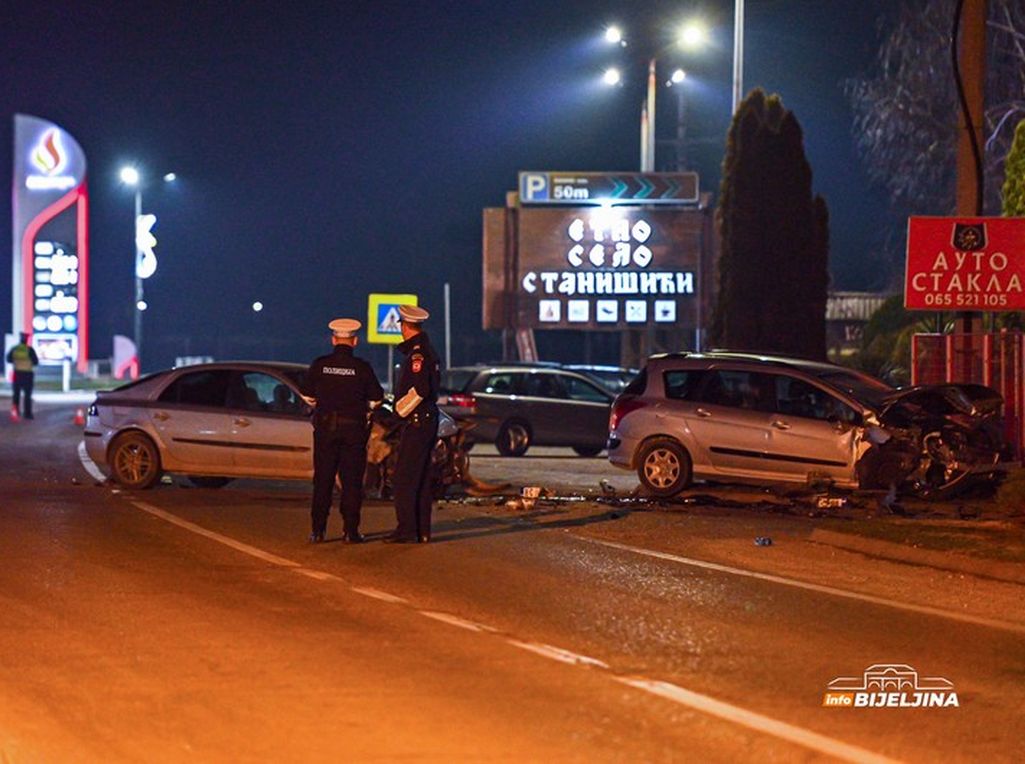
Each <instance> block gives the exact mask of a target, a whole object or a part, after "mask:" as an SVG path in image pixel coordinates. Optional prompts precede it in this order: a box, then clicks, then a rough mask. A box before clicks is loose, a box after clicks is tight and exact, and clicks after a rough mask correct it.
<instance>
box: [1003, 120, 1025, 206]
mask: <svg viewBox="0 0 1025 764" xmlns="http://www.w3.org/2000/svg"><path fill="white" fill-rule="evenodd" d="M1003 191H1004V217H1009V218H1020V217H1025V119H1023V120H1022V121H1021V122H1019V123H1018V127H1017V128H1015V131H1014V141H1013V142H1012V143H1011V151H1010V153H1008V155H1007V161H1006V162H1005V163H1004V189H1003Z"/></svg>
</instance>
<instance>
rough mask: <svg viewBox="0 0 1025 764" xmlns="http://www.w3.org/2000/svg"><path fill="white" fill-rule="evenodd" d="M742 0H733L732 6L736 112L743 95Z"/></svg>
mask: <svg viewBox="0 0 1025 764" xmlns="http://www.w3.org/2000/svg"><path fill="white" fill-rule="evenodd" d="M743 91H744V0H735V4H734V6H733V111H732V112H731V115H732V114H736V113H737V107H738V106H740V99H741V98H743V97H744V92H743Z"/></svg>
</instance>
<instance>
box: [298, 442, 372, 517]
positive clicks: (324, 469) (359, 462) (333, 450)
mask: <svg viewBox="0 0 1025 764" xmlns="http://www.w3.org/2000/svg"><path fill="white" fill-rule="evenodd" d="M366 466H367V428H366V426H365V425H363V424H361V423H358V422H352V423H343V424H338V425H336V426H333V427H331V426H327V425H325V424H318V425H317V426H316V428H315V429H314V430H313V505H312V510H311V512H310V515H311V517H312V520H313V532H314V533H324V531H325V530H326V529H327V516H328V513H329V512H330V511H331V492H332V490H333V489H334V485H335V475H337V476H338V477H339V478H341V481H342V500H341V507H340V509H341V512H342V522H343V527H344V531H345V533H355V532H356V531H358V530H359V515H360V507H361V506H362V504H363V472H364V470H365V469H366Z"/></svg>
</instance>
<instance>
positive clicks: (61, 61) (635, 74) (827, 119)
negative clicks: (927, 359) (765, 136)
mask: <svg viewBox="0 0 1025 764" xmlns="http://www.w3.org/2000/svg"><path fill="white" fill-rule="evenodd" d="M890 5H891V3H890V2H888V1H887V0H748V1H747V19H746V26H745V34H746V48H745V57H746V61H745V74H744V86H745V91H746V90H750V89H751V88H753V87H756V86H761V87H763V88H765V89H767V90H769V91H772V92H778V93H780V94H781V95H782V97H783V100H784V103H785V104H786V106H787V107H788V108H790V109H791V110H793V111H794V112H795V113H796V115H797V117H798V119H799V121H800V123H801V125H802V126H803V128H804V132H805V141H806V149H807V153H808V157H809V160H810V162H811V165H812V169H813V172H814V186H815V189H816V191H817V192H819V193H821V194H823V195H824V196H825V197H826V200H827V202H828V203H829V206H830V212H831V217H832V226H831V235H832V242H833V245H832V263H831V271H832V274H833V286H834V288H840V289H878V288H883V287H886V286H888V285H889V284H890V283H891V278H892V274H891V273H889V272H886V271H883V270H881V269H880V266H879V264H878V263H879V248H880V247H881V246H882V243H883V241H884V238H885V231H886V227H887V225H890V224H892V222H893V221H891V220H890V216H889V213H888V212H887V206H886V203H885V200H883V199H882V198H881V196H880V193H879V191H878V190H874V189H872V188H870V187H869V186H868V184H867V181H866V179H865V174H864V172H863V170H862V168H861V165H860V162H859V160H858V158H857V156H856V154H855V152H854V148H853V142H852V139H851V134H850V121H851V116H850V110H849V107H848V105H847V101H846V98H845V96H844V94H843V81H844V80H845V79H846V78H848V77H852V76H856V75H858V74H863V73H865V72H868V71H870V70H871V66H872V62H873V56H874V51H875V49H876V46H877V40H878V37H877V31H876V27H877V18H878V16H879V15H880V13H881V12H882V10H883V9H885V8H887V7H889V6H890ZM694 12H697V13H699V14H701V15H702V16H703V17H704V18H705V19H706V21H707V23H708V25H709V26H710V28H711V33H712V35H713V39H712V45H710V46H709V47H708V48H707V49H705V50H704V51H703V52H701V53H687V54H684V53H679V54H676V53H667V54H666V55H665V61H666V66H665V68H664V69H665V72H666V74H667V75H668V71H669V70H670V69H671V68H672V67H674V66H677V65H679V66H683V67H684V68H686V69H687V70H688V72H689V79H688V80H687V82H686V87H687V90H686V98H687V111H688V125H689V126H688V130H689V135H690V137H692V138H693V139H694V140H695V142H694V143H693V144H692V145H691V146H690V148H689V154H690V160H691V164H692V166H693V168H694V169H696V170H697V171H698V172H699V173H700V175H701V183H702V187H703V188H704V189H705V190H712V191H716V192H717V191H718V182H719V177H718V174H719V166H720V163H721V161H722V155H723V146H724V136H725V132H726V129H727V127H728V121H729V116H730V114H729V112H730V77H731V66H732V60H731V55H732V54H731V48H732V16H733V0H717V1H716V2H713V1H712V0H709V1H708V2H705V3H686V2H639V1H636V0H634V1H627V0H621V1H620V2H605V1H604V0H561V2H552V1H551V0H516V1H514V2H508V1H506V2H498V1H490V0H489V1H486V2H471V1H470V0H458V1H453V2H441V1H434V2H415V1H414V0H409V1H408V2H390V1H387V2H382V1H377V2H352V1H349V2H345V1H340V2H335V3H324V4H320V3H296V4H285V3H280V2H275V3H261V2H237V3H227V2H220V3H192V2H189V3H184V2H183V3H170V2H157V1H155V0H151V1H150V2H145V3H118V4H115V3H105V2H101V1H98V2H92V3H79V2H75V3H61V2H47V3H38V2H27V1H26V0H16V1H15V2H11V3H6V4H5V8H4V11H3V14H2V16H0V55H2V56H3V84H2V86H0V107H2V108H0V173H2V175H0V177H2V178H4V182H5V183H7V184H9V183H10V182H11V178H10V173H11V150H12V141H13V135H12V117H13V115H14V114H15V113H16V112H21V113H26V114H33V115H36V116H40V117H43V118H46V119H50V120H52V121H54V122H56V123H57V124H59V125H60V126H62V127H63V128H65V129H66V130H68V131H69V132H71V133H72V134H73V135H74V136H75V137H76V138H77V140H78V141H79V143H81V145H82V146H83V148H84V149H85V151H86V154H87V157H88V161H89V190H90V195H91V211H92V214H91V226H92V230H91V238H92V247H91V291H92V296H91V311H92V317H91V325H92V329H91V345H92V349H91V354H90V355H91V356H93V357H102V356H106V355H108V354H109V353H110V342H111V336H112V335H113V334H115V333H122V334H127V335H131V333H132V310H133V262H134V244H133V240H132V236H133V233H132V230H133V229H132V214H133V213H132V194H131V192H130V191H129V190H127V189H125V188H123V187H122V186H120V184H119V182H118V170H119V168H120V167H121V166H122V165H123V164H125V163H134V164H136V165H137V166H138V167H139V169H140V170H141V172H142V173H143V174H144V176H146V178H147V179H148V181H149V185H148V186H147V187H146V188H145V190H144V192H143V202H144V204H143V206H144V211H145V212H152V213H155V214H156V215H157V217H158V223H157V226H156V229H155V233H156V236H157V239H158V241H159V243H158V245H157V248H156V252H157V256H158V258H159V263H160V265H159V269H158V271H157V273H156V275H155V276H154V277H153V278H151V279H149V280H148V281H147V282H146V297H147V301H148V302H149V305H150V309H149V310H148V311H147V312H146V314H145V335H144V336H145V339H144V356H145V366H146V367H147V368H148V369H155V368H158V367H161V366H166V365H170V364H171V363H172V362H173V360H174V357H175V356H176V355H185V354H207V355H213V356H216V357H218V358H231V357H249V358H256V357H261V358H278V359H284V360H297V361H308V360H309V359H310V358H311V357H312V356H313V355H315V354H317V353H318V352H321V351H322V349H323V348H324V347H325V346H326V341H327V340H326V336H325V334H326V329H325V325H326V323H327V322H328V321H329V320H330V319H331V318H334V317H336V316H339V315H353V316H356V317H360V318H363V319H365V314H366V295H367V293H368V292H371V291H383V292H415V293H418V294H419V295H420V300H421V304H423V305H425V306H427V307H429V308H431V309H433V310H435V311H436V313H435V315H436V316H437V318H438V320H437V321H436V322H435V321H433V320H432V324H433V325H434V333H435V335H436V336H438V337H439V338H440V335H441V328H442V324H441V307H442V289H443V286H442V285H443V284H444V282H446V281H448V282H450V283H451V285H452V291H453V334H454V342H453V351H452V355H453V361H454V362H455V363H464V362H471V361H474V360H478V359H482V358H494V357H496V356H497V354H498V349H499V344H498V341H497V338H496V336H495V334H494V333H485V332H483V331H481V330H480V248H481V241H480V237H481V222H480V221H481V209H482V208H484V207H488V206H501V205H502V204H503V203H504V196H505V192H506V191H507V190H511V189H513V188H515V184H516V173H517V172H518V171H519V170H526V169H537V170H591V171H601V170H634V169H636V168H637V165H638V161H639V160H638V152H639V149H638V114H639V106H640V102H641V100H642V98H643V88H644V67H643V63H642V61H643V59H644V57H645V56H646V55H648V54H649V53H650V52H651V51H653V50H656V49H659V48H661V47H663V46H665V45H666V44H667V43H668V42H669V39H670V38H668V37H666V33H667V32H666V30H668V29H671V28H672V27H673V26H674V25H676V24H678V22H679V21H680V20H682V19H685V18H689V17H690V16H691V15H692V14H693V13H694ZM611 22H615V23H618V24H619V25H621V26H622V27H623V29H624V31H625V33H626V34H627V36H628V38H629V39H630V40H631V45H630V46H628V47H627V48H626V49H620V50H618V51H617V50H615V49H612V48H610V47H609V46H607V45H605V44H603V42H602V39H601V35H602V32H603V30H604V28H605V26H606V25H607V24H608V23H611ZM612 64H616V65H619V66H620V67H622V68H624V71H625V75H626V78H627V79H626V82H625V84H624V86H623V87H621V88H618V89H608V88H604V87H602V86H601V85H600V84H599V81H600V75H601V72H602V71H603V70H604V69H605V67H606V66H609V65H612ZM659 96H660V98H661V101H660V110H659V132H660V135H662V136H663V137H671V133H672V130H673V126H674V125H673V120H674V118H675V109H676V103H675V98H674V97H673V96H672V93H671V91H666V90H662V91H660V93H659ZM673 161H674V157H673V154H672V150H671V149H670V148H668V147H666V148H664V149H660V154H659V159H658V164H659V168H658V169H673V167H672V163H673ZM168 171H174V172H175V173H177V175H178V178H179V179H178V181H176V182H175V184H173V185H167V184H164V183H163V182H162V181H161V180H160V178H161V176H162V175H163V174H164V173H166V172H168ZM8 187H9V186H8ZM10 225H11V222H10V212H9V208H8V211H6V212H5V213H4V214H3V215H0V242H3V253H4V254H3V257H2V258H0V304H2V305H3V310H2V311H0V316H2V318H0V327H2V328H3V330H4V331H10V301H11V295H10V288H11V284H10V274H11V263H10V259H9V258H10V251H9V246H10V245H9V242H10V240H11V232H10ZM255 300H260V301H262V302H263V303H264V305H265V306H266V307H265V309H264V310H263V311H262V312H261V313H259V314H254V313H253V312H252V310H251V308H250V306H251V304H252V303H253V301H255ZM565 339H566V338H562V339H561V340H557V339H553V340H548V339H541V338H539V345H540V346H541V348H542V353H543V354H544V353H545V352H546V351H547V353H548V354H549V355H554V354H555V353H558V354H560V355H561V356H562V357H560V358H559V359H558V360H566V361H572V360H582V359H581V358H580V357H579V354H578V350H577V349H578V347H579V343H573V342H566V341H565ZM364 350H366V348H365V347H364ZM370 354H371V355H373V356H374V358H375V360H379V359H380V358H383V351H382V350H380V349H374V350H371V351H370ZM601 360H608V361H614V360H615V359H614V358H607V359H601Z"/></svg>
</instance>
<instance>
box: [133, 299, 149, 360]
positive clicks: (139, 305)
mask: <svg viewBox="0 0 1025 764" xmlns="http://www.w3.org/2000/svg"><path fill="white" fill-rule="evenodd" d="M135 307H136V309H137V310H138V311H139V312H140V313H141V312H142V311H144V310H146V308H148V307H149V305H147V304H146V301H145V300H139V301H138V302H136V303H135ZM136 351H138V348H136Z"/></svg>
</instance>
